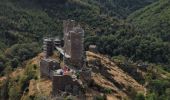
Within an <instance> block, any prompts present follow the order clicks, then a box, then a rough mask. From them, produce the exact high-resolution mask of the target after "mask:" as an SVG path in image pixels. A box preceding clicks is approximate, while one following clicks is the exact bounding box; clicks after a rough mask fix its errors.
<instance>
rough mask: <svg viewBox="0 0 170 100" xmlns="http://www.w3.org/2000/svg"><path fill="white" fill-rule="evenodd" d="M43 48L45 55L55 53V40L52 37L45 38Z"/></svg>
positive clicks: (48, 55)
mask: <svg viewBox="0 0 170 100" xmlns="http://www.w3.org/2000/svg"><path fill="white" fill-rule="evenodd" d="M43 50H44V54H45V57H46V58H48V57H50V56H52V55H53V50H54V42H53V40H52V39H50V38H44V42H43Z"/></svg>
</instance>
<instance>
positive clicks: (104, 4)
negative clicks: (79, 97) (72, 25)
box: [0, 0, 170, 100]
mask: <svg viewBox="0 0 170 100" xmlns="http://www.w3.org/2000/svg"><path fill="white" fill-rule="evenodd" d="M153 2H154V3H153ZM134 11H135V12H134ZM169 11H170V2H169V1H168V0H159V1H158V0H0V76H2V77H0V96H2V97H5V98H16V99H17V100H19V99H20V98H22V99H28V98H29V99H30V98H31V99H32V98H35V99H42V98H39V97H41V96H42V94H43V95H44V94H46V95H45V96H47V97H48V95H49V92H50V91H51V90H50V89H49V88H50V87H51V81H49V80H39V77H38V73H39V72H38V70H39V69H38V68H39V67H38V66H37V63H38V61H39V59H40V57H41V55H38V54H39V53H40V52H42V43H43V42H42V39H43V37H46V36H51V37H55V36H59V37H62V35H63V32H62V30H63V27H62V22H63V20H66V19H73V20H76V21H77V22H78V23H80V24H81V26H82V27H83V29H84V30H85V34H86V36H85V49H86V50H88V46H89V45H91V44H95V45H97V51H98V54H93V53H88V60H89V59H91V60H92V62H93V61H94V62H95V61H97V62H98V61H99V62H98V63H97V65H95V64H91V67H92V68H93V75H94V77H93V79H94V82H95V83H94V84H92V86H94V87H92V89H89V94H87V95H92V96H96V95H101V94H103V93H106V94H107V97H108V98H111V100H112V99H113V98H114V99H115V98H117V99H120V98H133V99H134V98H136V99H137V100H139V98H140V100H141V98H143V99H142V100H160V99H161V100H169V99H170V97H169V96H170V89H169V88H170V78H169V77H170V67H169V66H170V40H169V39H170V34H169V33H170V30H169V25H170V23H169V22H170V19H169V18H170V13H169ZM129 15H130V16H129ZM127 16H128V18H127V20H125V19H126V17H127ZM37 55H38V56H37ZM106 56H107V57H106ZM34 57H35V58H34ZM30 59H31V60H30ZM116 61H118V62H116ZM141 67H142V68H141ZM47 83H49V84H48V85H45V84H47ZM101 83H102V84H101ZM44 87H46V88H47V89H45V90H44ZM133 87H134V88H133ZM140 91H141V92H142V93H144V95H143V94H141V93H139V94H138V93H137V92H140ZM99 98H100V96H99ZM155 98H157V99H155ZM0 99H1V98H0Z"/></svg>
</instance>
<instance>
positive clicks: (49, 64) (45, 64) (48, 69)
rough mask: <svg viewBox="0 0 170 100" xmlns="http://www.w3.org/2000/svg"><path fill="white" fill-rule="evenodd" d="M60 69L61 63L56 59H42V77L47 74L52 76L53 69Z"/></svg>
mask: <svg viewBox="0 0 170 100" xmlns="http://www.w3.org/2000/svg"><path fill="white" fill-rule="evenodd" d="M57 69H60V65H59V63H58V62H55V61H52V60H51V61H48V60H47V59H42V60H41V61H40V74H41V77H43V76H46V77H49V78H52V75H53V70H57Z"/></svg>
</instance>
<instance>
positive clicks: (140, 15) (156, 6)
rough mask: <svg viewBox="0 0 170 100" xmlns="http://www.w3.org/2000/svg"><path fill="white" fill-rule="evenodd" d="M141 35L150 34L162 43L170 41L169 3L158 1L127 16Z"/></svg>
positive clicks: (167, 1) (165, 0)
mask: <svg viewBox="0 0 170 100" xmlns="http://www.w3.org/2000/svg"><path fill="white" fill-rule="evenodd" d="M128 20H129V21H130V22H132V23H133V24H134V25H135V26H136V27H137V28H138V29H139V30H140V31H141V32H142V33H143V34H150V35H152V36H155V37H157V38H161V39H162V40H163V41H168V42H169V41H170V29H169V26H170V1H169V0H159V1H157V2H155V3H153V4H151V5H149V6H147V7H145V8H143V9H141V10H139V11H137V12H135V13H133V14H132V15H130V16H129V18H128Z"/></svg>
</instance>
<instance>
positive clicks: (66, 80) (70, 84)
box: [52, 75, 81, 96]
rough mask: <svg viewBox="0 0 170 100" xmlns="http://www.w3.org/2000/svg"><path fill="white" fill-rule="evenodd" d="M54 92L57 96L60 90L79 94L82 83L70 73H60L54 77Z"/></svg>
mask: <svg viewBox="0 0 170 100" xmlns="http://www.w3.org/2000/svg"><path fill="white" fill-rule="evenodd" d="M52 81H53V82H52V94H53V95H54V96H55V95H57V94H58V92H59V91H66V92H68V93H72V94H73V95H79V92H80V87H81V86H80V84H79V83H78V81H76V80H75V81H74V80H73V79H72V77H71V76H69V75H63V76H62V75H58V76H53V78H52Z"/></svg>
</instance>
